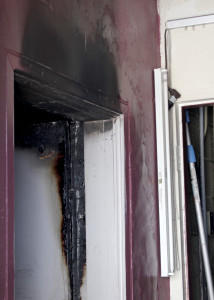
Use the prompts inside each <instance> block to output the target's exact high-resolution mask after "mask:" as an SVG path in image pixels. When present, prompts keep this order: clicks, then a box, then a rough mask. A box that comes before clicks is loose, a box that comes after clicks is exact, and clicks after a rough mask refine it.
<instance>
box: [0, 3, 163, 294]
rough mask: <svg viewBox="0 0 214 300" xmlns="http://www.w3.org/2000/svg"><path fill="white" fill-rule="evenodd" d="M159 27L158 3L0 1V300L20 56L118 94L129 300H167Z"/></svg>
mask: <svg viewBox="0 0 214 300" xmlns="http://www.w3.org/2000/svg"><path fill="white" fill-rule="evenodd" d="M158 26H159V24H158V14H157V3H156V0H150V1H147V0H126V1H125V0H91V1H87V0H73V1H71V0H61V1H60V0H37V1H35V0H5V1H3V0H1V1H0V28H1V30H0V97H1V99H0V138H1V143H0V174H1V180H0V191H1V194H0V238H1V243H0V266H1V272H0V299H5V300H6V299H11V300H12V299H13V272H14V271H13V192H14V191H13V70H14V69H15V68H20V69H23V68H25V66H23V62H22V59H21V57H20V55H19V54H22V55H25V56H26V57H29V58H31V59H32V60H34V61H36V62H39V63H42V64H44V65H46V66H48V67H50V68H52V69H53V70H56V71H57V72H60V73H62V74H64V75H66V76H70V77H72V78H74V79H77V80H78V81H81V82H83V83H85V84H88V85H90V86H93V87H95V88H97V89H100V90H102V91H104V92H105V93H106V94H108V95H114V96H115V95H116V94H119V95H120V97H119V100H120V106H121V109H122V111H123V112H124V114H125V128H126V132H125V135H126V137H125V138H126V179H127V230H126V233H127V242H126V252H127V299H128V300H133V299H134V300H142V299H146V300H150V299H164V300H167V299H169V281H168V280H167V279H161V278H160V262H159V232H158V211H157V205H158V203H157V185H156V156H155V155H156V153H155V116H154V86H153V85H154V83H153V69H154V68H157V67H159V66H160V57H159V52H160V51H159V28H158ZM14 51H15V52H14ZM14 57H16V59H14ZM14 61H15V62H14Z"/></svg>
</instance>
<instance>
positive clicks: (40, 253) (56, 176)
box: [15, 84, 86, 300]
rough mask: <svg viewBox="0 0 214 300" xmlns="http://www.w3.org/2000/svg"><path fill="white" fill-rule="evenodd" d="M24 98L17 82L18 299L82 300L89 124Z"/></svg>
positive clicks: (16, 209) (16, 280) (16, 271)
mask: <svg viewBox="0 0 214 300" xmlns="http://www.w3.org/2000/svg"><path fill="white" fill-rule="evenodd" d="M23 97H24V94H23V90H22V91H21V88H20V87H18V84H15V296H16V298H15V299H16V300H17V299H24V298H26V297H27V298H28V297H30V298H31V299H50V298H52V299H79V298H80V286H81V284H82V277H83V272H84V266H85V263H86V240H85V197H84V152H83V124H82V123H80V122H74V121H71V120H64V119H65V118H63V117H62V116H59V115H58V116H54V115H52V114H50V113H47V112H46V111H40V110H38V109H32V108H31V107H30V106H28V105H25V104H23V102H22V101H23ZM23 113H24V114H23ZM68 249H69V250H68ZM71 295H72V296H71Z"/></svg>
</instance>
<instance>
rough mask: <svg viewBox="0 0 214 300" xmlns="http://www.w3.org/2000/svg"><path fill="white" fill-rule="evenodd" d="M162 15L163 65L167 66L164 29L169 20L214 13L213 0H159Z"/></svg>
mask: <svg viewBox="0 0 214 300" xmlns="http://www.w3.org/2000/svg"><path fill="white" fill-rule="evenodd" d="M158 12H159V15H160V38H161V67H162V68H164V67H165V58H164V31H165V28H166V27H165V23H166V21H169V20H175V19H182V18H189V17H195V16H202V15H209V14H214V2H213V0H179V1H177V0H158Z"/></svg>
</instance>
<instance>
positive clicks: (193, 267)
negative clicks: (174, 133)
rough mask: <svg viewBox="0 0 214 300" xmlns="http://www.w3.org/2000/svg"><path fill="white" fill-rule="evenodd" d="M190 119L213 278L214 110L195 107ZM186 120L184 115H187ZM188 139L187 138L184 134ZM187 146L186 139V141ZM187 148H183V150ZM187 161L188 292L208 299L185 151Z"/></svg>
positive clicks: (191, 295) (197, 297)
mask: <svg viewBox="0 0 214 300" xmlns="http://www.w3.org/2000/svg"><path fill="white" fill-rule="evenodd" d="M188 112H189V118H190V122H189V123H188V124H189V132H190V137H191V144H192V146H193V148H194V151H195V157H196V163H195V167H196V173H197V178H198V186H199V191H200V200H201V210H202V216H203V226H204V231H205V237H206V240H207V246H208V254H209V263H210V267H211V273H212V281H213V279H214V231H213V229H214V218H213V215H214V188H213V187H214V185H213V178H214V142H213V141H214V126H213V125H214V122H213V120H214V109H213V105H210V106H207V107H202V106H200V107H193V108H190V109H188ZM184 119H185V118H184ZM184 138H185V137H184ZM184 145H186V142H185V140H184ZM185 149H186V147H184V150H185ZM184 162H185V201H186V214H187V217H186V220H187V246H188V247H187V248H188V266H189V294H190V299H208V291H207V284H206V277H205V270H204V264H203V256H202V249H201V243H200V236H199V229H198V221H197V217H196V210H195V205H194V197H193V192H192V186H191V177H190V172H189V166H188V160H187V154H186V151H184Z"/></svg>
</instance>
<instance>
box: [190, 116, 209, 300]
mask: <svg viewBox="0 0 214 300" xmlns="http://www.w3.org/2000/svg"><path fill="white" fill-rule="evenodd" d="M189 122H190V118H189V113H188V110H186V139H187V151H188V162H189V168H190V175H191V183H192V191H193V196H194V203H195V210H196V216H197V222H198V229H199V235H200V241H201V249H202V256H203V261H204V270H205V275H206V280H207V287H208V295H209V300H214V293H213V283H212V275H211V269H210V262H209V256H208V250H207V243H206V238H205V233H204V225H203V219H202V213H201V204H200V194H199V188H198V180H197V175H196V170H195V162H196V158H195V153H194V149H193V146H192V145H191V139H190V133H189V124H188V123H189Z"/></svg>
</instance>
